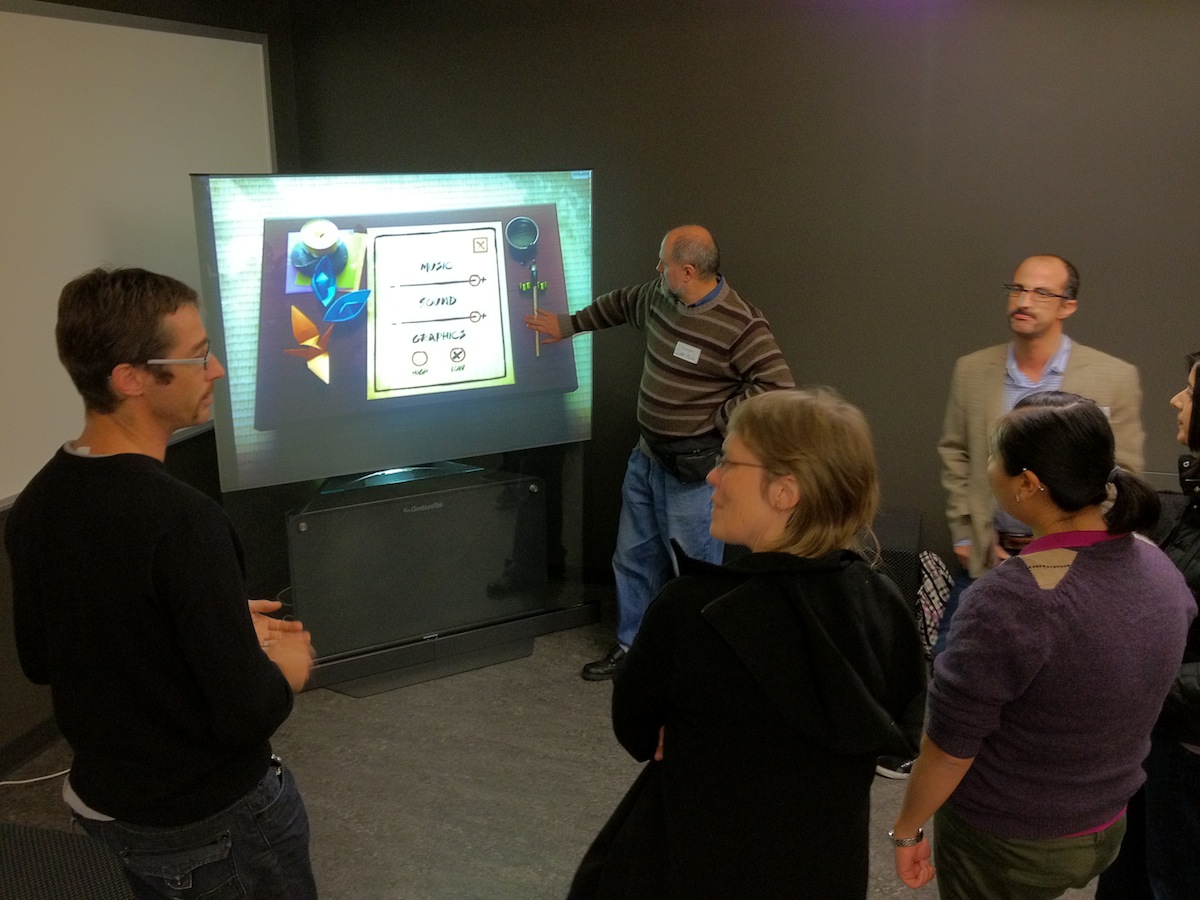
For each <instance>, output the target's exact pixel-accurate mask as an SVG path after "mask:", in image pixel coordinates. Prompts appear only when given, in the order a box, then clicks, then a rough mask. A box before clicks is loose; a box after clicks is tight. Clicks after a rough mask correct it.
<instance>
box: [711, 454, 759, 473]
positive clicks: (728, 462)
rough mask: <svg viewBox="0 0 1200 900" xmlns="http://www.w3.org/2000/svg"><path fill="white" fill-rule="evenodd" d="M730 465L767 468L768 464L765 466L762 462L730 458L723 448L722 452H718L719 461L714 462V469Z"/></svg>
mask: <svg viewBox="0 0 1200 900" xmlns="http://www.w3.org/2000/svg"><path fill="white" fill-rule="evenodd" d="M730 466H746V467H748V468H751V469H765V468H767V467H766V466H764V465H763V464H762V463H752V462H739V461H738V460H736V459H729V458H728V457H727V456H726V455H725V451H724V450H722V451H721V452H720V453H718V454H717V461H716V463H714V464H713V468H714V469H726V468H728V467H730Z"/></svg>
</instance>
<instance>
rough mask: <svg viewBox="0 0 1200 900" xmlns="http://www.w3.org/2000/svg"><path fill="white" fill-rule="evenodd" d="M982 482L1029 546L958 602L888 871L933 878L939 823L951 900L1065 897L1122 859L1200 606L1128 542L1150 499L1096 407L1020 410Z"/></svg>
mask: <svg viewBox="0 0 1200 900" xmlns="http://www.w3.org/2000/svg"><path fill="white" fill-rule="evenodd" d="M988 472H989V476H990V478H991V483H992V490H993V492H994V493H995V495H996V499H997V502H998V504H999V506H1000V507H1001V508H1002V509H1004V510H1005V511H1006V512H1008V513H1010V514H1011V515H1013V516H1015V517H1017V518H1018V519H1020V520H1021V521H1023V522H1025V523H1026V524H1027V525H1029V526H1030V528H1031V529H1032V530H1033V535H1034V539H1033V540H1032V541H1031V542H1030V543H1029V545H1028V546H1027V547H1026V548H1025V549H1024V550H1022V551H1021V554H1020V555H1019V556H1016V557H1013V558H1012V559H1011V560H1009V561H1007V562H1005V563H1004V564H1003V565H1001V566H998V567H996V568H995V569H993V570H991V571H990V572H988V573H987V574H986V575H985V576H983V577H982V578H980V579H979V580H978V581H976V582H975V584H974V585H973V586H972V587H971V588H970V589H969V590H968V591H966V592H965V593H964V594H963V596H962V602H961V606H960V608H959V610H958V613H957V614H956V616H955V618H954V622H953V624H952V625H951V631H950V636H949V640H948V642H947V649H946V651H945V652H944V653H942V654H941V655H940V656H938V658H937V659H936V661H935V663H934V678H933V682H932V684H931V686H930V689H929V710H928V716H927V724H926V733H925V737H924V738H923V740H922V745H921V754H920V756H919V757H918V759H917V761H916V762H915V764H914V765H913V772H912V778H911V780H910V781H909V785H908V791H907V794H906V796H905V799H904V804H903V806H902V808H901V810H900V814H899V816H898V817H897V818H896V822H895V825H894V827H893V829H892V832H891V837H892V840H893V843H894V844H895V846H896V871H897V873H898V874H899V875H900V877H901V879H902V880H903V881H904V882H905V883H906V884H908V885H909V886H910V887H919V886H920V885H922V884H925V883H926V882H928V881H929V880H930V879H931V878H933V877H934V866H933V865H932V864H931V861H930V856H931V849H930V842H929V841H928V840H927V839H925V838H924V836H923V832H922V830H921V829H922V827H923V826H924V825H925V823H926V821H927V820H928V819H929V818H930V817H931V816H934V814H935V813H936V816H935V817H934V831H935V835H936V842H937V847H936V858H935V861H936V863H937V873H938V887H939V894H940V896H941V897H942V898H980V897H989V898H990V897H1005V898H1021V900H1026V898H1028V900H1034V898H1052V897H1059V896H1061V895H1062V894H1063V893H1065V892H1066V891H1067V890H1068V889H1069V888H1072V887H1083V886H1084V885H1086V884H1087V883H1088V882H1089V881H1091V880H1092V879H1093V878H1094V877H1096V875H1098V874H1099V873H1100V872H1101V871H1103V870H1104V868H1105V867H1106V866H1108V865H1109V863H1111V862H1112V860H1113V858H1114V857H1115V856H1116V854H1117V850H1118V848H1119V847H1120V843H1121V837H1122V836H1123V834H1124V832H1125V818H1124V814H1125V804H1126V803H1127V802H1128V800H1129V798H1130V796H1132V794H1133V793H1134V791H1136V790H1137V788H1138V785H1139V784H1141V782H1142V780H1143V778H1144V775H1143V773H1142V769H1141V761H1142V760H1143V759H1144V758H1145V756H1146V752H1147V751H1148V749H1149V744H1150V729H1151V727H1152V726H1153V725H1154V721H1155V719H1156V717H1157V716H1158V712H1159V710H1160V709H1161V707H1162V702H1163V698H1164V697H1165V696H1166V694H1167V690H1168V689H1169V688H1170V686H1171V682H1172V680H1173V679H1174V677H1175V674H1176V672H1177V670H1178V661H1179V659H1180V658H1181V656H1182V654H1183V647H1184V641H1185V639H1186V636H1187V631H1188V626H1189V624H1190V622H1191V620H1192V618H1193V617H1194V616H1195V615H1196V605H1195V603H1194V602H1193V600H1192V597H1191V593H1190V591H1189V590H1188V588H1187V584H1186V583H1185V582H1184V580H1183V577H1182V576H1181V575H1180V574H1179V571H1178V569H1176V568H1175V566H1174V565H1172V564H1171V561H1170V560H1169V559H1167V557H1166V556H1165V555H1164V554H1163V553H1162V551H1161V550H1159V549H1158V548H1157V547H1155V546H1154V545H1153V544H1151V543H1150V542H1149V541H1147V540H1144V539H1142V538H1140V537H1137V536H1135V535H1134V534H1133V533H1132V532H1135V531H1141V530H1144V529H1146V528H1149V527H1150V526H1152V525H1153V524H1154V522H1155V521H1156V520H1157V517H1158V511H1159V505H1158V496H1157V494H1156V493H1155V492H1154V490H1153V489H1152V488H1151V487H1150V486H1149V485H1148V484H1147V483H1146V482H1145V481H1143V480H1142V479H1141V478H1139V477H1137V476H1135V475H1133V474H1132V473H1129V472H1126V471H1124V470H1122V469H1120V468H1118V467H1116V466H1115V465H1114V458H1113V435H1112V429H1111V428H1110V427H1109V424H1108V420H1107V418H1106V417H1105V415H1104V412H1103V411H1102V410H1101V409H1100V408H1099V407H1098V406H1096V405H1095V404H1094V403H1092V402H1091V401H1090V400H1085V399H1084V398H1082V397H1079V396H1076V395H1074V394H1062V393H1058V392H1048V393H1043V394H1035V395H1033V396H1031V397H1028V398H1026V399H1025V400H1024V401H1022V402H1021V403H1020V404H1018V405H1017V407H1016V408H1015V409H1014V410H1013V411H1012V412H1011V413H1009V414H1008V415H1007V416H1005V417H1004V418H1003V419H1001V420H1000V422H999V424H998V425H997V427H996V432H995V435H994V436H993V446H992V456H991V460H990V462H989V466H988ZM1110 486H1111V487H1110ZM1110 499H1111V500H1112V504H1111V506H1108V505H1107V501H1108V500H1110Z"/></svg>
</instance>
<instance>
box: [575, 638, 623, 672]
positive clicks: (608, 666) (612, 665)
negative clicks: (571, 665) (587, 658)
mask: <svg viewBox="0 0 1200 900" xmlns="http://www.w3.org/2000/svg"><path fill="white" fill-rule="evenodd" d="M624 659H625V651H624V650H622V649H621V645H620V644H616V645H615V646H614V647H613V648H612V649H611V650H609V651H608V656H606V657H604V659H598V660H596V661H595V662H590V663H588V664H587V665H586V666H584V667H583V677H584V680H586V681H607V680H608V679H609V678H612V677H613V674H614V673H615V672H616V671H617V667H618V666H620V665H621V663H622V662H623V661H624Z"/></svg>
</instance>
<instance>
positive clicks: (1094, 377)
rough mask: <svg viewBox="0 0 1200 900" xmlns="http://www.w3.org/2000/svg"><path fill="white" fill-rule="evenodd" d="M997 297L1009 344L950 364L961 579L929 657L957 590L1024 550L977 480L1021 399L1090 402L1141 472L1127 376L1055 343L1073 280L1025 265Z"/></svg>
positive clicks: (950, 494) (941, 445)
mask: <svg viewBox="0 0 1200 900" xmlns="http://www.w3.org/2000/svg"><path fill="white" fill-rule="evenodd" d="M1004 289H1005V292H1006V293H1007V295H1008V324H1009V328H1011V329H1012V340H1011V341H1009V343H1007V344H998V345H996V346H995V347H988V348H986V349H984V350H977V351H976V352H974V353H969V354H967V355H966V356H962V357H959V359H958V362H956V363H955V364H954V375H953V377H952V378H951V380H950V400H949V402H948V403H947V404H946V418H945V420H944V422H943V424H942V439H941V440H940V441H939V442H938V454H939V455H940V456H941V457H942V486H943V487H945V488H946V494H947V500H946V518H947V519H948V520H949V522H950V537H951V539H952V540H953V541H954V552H955V555H956V556H957V557H958V561H959V563H960V564H961V566H962V571H961V572H959V573H958V574H957V575H956V576H955V578H954V585H953V587H952V589H951V592H950V598H949V600H948V601H947V602H946V608H945V610H944V611H943V613H942V621H941V623H940V626H939V628H938V639H937V644H936V645H935V646H934V648H933V652H934V654H935V655H936V654H937V653H940V652H941V651H942V650H943V649H944V648H945V646H946V636H947V634H948V633H949V630H950V620H951V618H952V617H953V615H954V611H955V609H957V608H958V598H959V595H960V594H961V593H962V592H963V590H964V589H966V588H967V586H969V585H970V583H971V582H972V581H974V580H975V579H976V578H978V577H979V576H980V575H982V574H983V573H984V572H985V571H986V570H987V569H989V568H990V567H992V566H994V565H996V563H998V562H999V561H1000V560H1002V559H1007V558H1008V556H1009V553H1010V551H1011V552H1016V551H1017V548H1018V546H1019V545H1020V544H1021V543H1023V542H1025V541H1027V540H1028V538H1027V537H1024V535H1027V534H1028V532H1029V529H1028V527H1027V526H1025V525H1024V524H1023V523H1021V522H1018V521H1017V520H1016V519H1012V518H1011V517H1010V516H1007V515H1006V514H1005V513H1003V512H1002V511H1000V512H997V509H996V501H995V499H994V498H993V497H992V489H991V486H990V484H989V483H988V476H987V464H988V441H989V439H990V437H991V433H992V429H993V428H994V427H995V426H996V421H997V420H998V419H999V418H1000V417H1001V416H1002V415H1004V414H1005V413H1006V412H1008V411H1009V410H1011V409H1012V408H1013V407H1014V406H1015V405H1016V404H1017V401H1019V400H1020V399H1021V398H1022V397H1024V396H1026V395H1027V394H1033V393H1037V392H1039V391H1059V390H1061V391H1070V392H1072V393H1076V394H1082V395H1083V396H1084V397H1088V398H1090V399H1092V400H1094V401H1096V403H1097V405H1099V406H1100V407H1101V408H1102V409H1103V410H1104V412H1105V413H1106V414H1107V415H1108V419H1109V421H1110V422H1111V423H1112V428H1113V434H1114V436H1115V437H1116V443H1117V462H1118V463H1119V464H1120V465H1121V466H1123V467H1125V468H1127V469H1132V470H1134V471H1140V470H1141V468H1142V442H1143V437H1144V436H1143V434H1142V415H1141V406H1142V389H1141V386H1140V384H1139V381H1138V371H1137V369H1136V368H1135V367H1134V366H1131V365H1130V364H1129V363H1127V362H1122V361H1121V360H1119V359H1117V358H1116V357H1115V356H1109V355H1108V354H1106V353H1101V352H1100V351H1099V350H1093V349H1092V348H1091V347H1085V346H1083V345H1082V344H1076V343H1074V342H1073V341H1072V340H1071V339H1070V338H1068V337H1067V336H1066V335H1065V334H1063V322H1064V321H1066V319H1067V318H1068V317H1069V316H1071V315H1072V314H1073V313H1074V312H1075V310H1076V308H1077V307H1078V305H1079V301H1078V300H1077V299H1076V295H1077V294H1078V292H1079V272H1078V271H1076V269H1075V267H1074V266H1073V265H1071V263H1069V262H1068V261H1067V260H1065V259H1063V258H1062V257H1060V256H1031V257H1029V259H1027V260H1025V261H1024V262H1023V263H1021V265H1019V266H1018V267H1017V271H1016V272H1015V273H1014V274H1013V283H1012V284H1006V285H1004ZM1002 534H1003V535H1005V538H1004V539H1003V540H1001V538H1000V535H1002ZM1003 544H1007V545H1008V548H1009V549H1007V550H1006V549H1005V547H1004V546H1003ZM912 763H913V761H912V760H910V759H909V760H906V759H901V758H899V757H881V758H880V759H879V761H878V764H877V765H876V767H875V771H876V772H878V773H879V774H880V775H883V776H885V777H887V778H907V777H908V776H909V774H910V772H911V770H912Z"/></svg>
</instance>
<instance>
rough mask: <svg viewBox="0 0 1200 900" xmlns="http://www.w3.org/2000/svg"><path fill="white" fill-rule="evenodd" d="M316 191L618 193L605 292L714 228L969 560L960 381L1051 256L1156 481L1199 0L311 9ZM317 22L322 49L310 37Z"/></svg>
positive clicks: (914, 498)
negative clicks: (690, 228)
mask: <svg viewBox="0 0 1200 900" xmlns="http://www.w3.org/2000/svg"><path fill="white" fill-rule="evenodd" d="M293 8H294V10H295V15H296V19H295V21H296V24H297V26H298V27H296V29H295V31H294V33H293V41H294V49H295V59H296V60H297V67H296V95H297V97H299V98H302V100H301V102H300V103H299V110H300V112H299V117H300V133H301V141H300V145H301V157H302V163H303V166H304V168H306V169H311V170H317V171H342V170H345V171H374V170H396V169H398V170H405V171H413V170H422V169H430V170H437V171H453V170H475V169H506V168H520V169H537V168H544V167H591V168H593V169H595V171H596V175H595V200H596V222H595V251H596V255H595V285H594V286H595V288H596V291H597V292H599V291H601V290H604V289H608V288H610V287H613V286H616V285H619V284H624V283H629V282H632V281H635V280H641V279H643V278H647V277H649V276H651V275H652V274H653V266H654V263H655V261H656V253H657V248H658V241H659V238H660V237H661V234H662V232H663V231H665V230H666V229H667V228H668V227H670V226H673V225H675V224H679V223H682V222H686V221H699V222H702V223H704V224H707V225H709V226H710V227H711V228H712V229H713V230H714V232H715V233H716V236H717V239H718V241H719V242H720V243H721V246H722V250H723V254H724V271H725V274H726V275H727V276H728V278H729V279H730V281H731V283H732V284H733V285H734V286H735V287H737V288H738V289H739V290H740V291H742V292H743V293H744V294H745V295H746V296H747V297H748V298H749V299H751V300H752V301H753V302H755V303H757V304H759V305H760V306H761V307H763V309H764V310H765V311H766V312H767V314H768V316H769V317H770V318H771V320H772V321H773V323H774V326H775V330H776V332H777V335H778V337H779V340H780V343H781V344H782V346H783V349H784V351H785V353H786V354H787V356H788V358H789V360H790V361H791V363H792V365H793V368H794V369H795V372H796V374H797V376H798V379H799V380H800V381H801V382H803V383H807V384H812V383H824V384H831V385H834V386H836V387H837V388H839V389H840V390H841V391H842V392H843V393H844V394H845V395H846V396H847V397H848V398H849V399H851V400H852V401H854V402H856V403H858V404H859V405H861V406H862V407H863V409H864V410H865V411H866V412H867V414H868V416H869V418H870V420H871V422H872V424H873V426H874V429H875V433H876V440H877V444H878V448H879V455H880V458H881V462H882V468H883V473H884V497H885V504H887V505H891V506H907V507H916V508H918V509H920V510H921V511H922V512H923V513H924V517H925V527H926V543H927V544H930V545H932V546H934V547H935V548H936V549H939V550H942V551H943V552H945V551H947V550H948V538H947V534H946V529H945V524H944V519H943V512H942V510H943V494H942V490H941V488H940V486H939V482H938V473H939V466H938V461H937V457H936V453H935V444H936V442H937V438H938V434H939V430H940V425H941V417H942V412H943V409H944V404H945V400H946V393H947V387H948V379H949V375H950V370H951V366H952V364H953V361H954V359H955V357H957V356H958V355H960V354H962V353H964V352H967V351H970V350H972V349H975V348H978V347H981V346H985V345H987V344H990V343H996V342H999V341H1002V340H1005V339H1006V335H1007V326H1006V321H1005V318H1004V300H1003V298H1002V297H1001V292H1000V290H999V288H998V285H999V284H1000V283H1002V282H1004V281H1007V280H1009V278H1010V276H1011V274H1012V271H1013V269H1014V268H1015V266H1016V264H1017V262H1018V261H1019V260H1020V259H1022V258H1023V257H1024V256H1026V255H1028V254H1031V253H1035V252H1056V253H1060V254H1062V255H1065V256H1067V257H1068V258H1071V259H1072V260H1074V261H1075V262H1076V264H1077V265H1078V266H1079V268H1080V270H1081V272H1082V281H1083V290H1082V293H1081V303H1080V310H1079V312H1078V314H1077V315H1076V317H1075V318H1074V319H1073V320H1072V321H1071V323H1070V329H1069V332H1070V333H1071V334H1072V335H1073V336H1074V337H1075V338H1076V339H1077V340H1080V341H1083V342H1085V343H1088V344H1092V345H1095V346H1098V347H1100V348H1102V349H1105V350H1107V351H1109V352H1112V353H1115V354H1117V355H1119V356H1122V357H1124V358H1126V359H1129V360H1130V361H1132V362H1134V363H1136V364H1137V365H1138V366H1139V367H1140V368H1141V371H1142V378H1143V388H1144V390H1145V394H1146V399H1145V413H1144V419H1145V422H1146V425H1147V430H1148V432H1149V436H1150V440H1149V444H1148V465H1149V468H1151V469H1159V470H1165V471H1173V470H1174V463H1173V460H1174V456H1175V454H1176V452H1177V451H1176V447H1175V445H1174V444H1173V443H1172V438H1173V434H1174V426H1173V416H1172V414H1171V411H1170V410H1169V409H1167V407H1166V402H1167V399H1168V398H1169V396H1170V395H1171V394H1172V393H1174V392H1175V390H1177V387H1178V385H1179V384H1181V383H1182V377H1183V372H1182V368H1183V364H1182V357H1183V355H1184V353H1185V352H1187V351H1188V350H1191V349H1195V348H1197V347H1200V328H1193V327H1192V325H1191V322H1190V321H1187V320H1184V319H1183V317H1182V316H1181V315H1180V313H1181V312H1182V311H1183V309H1184V308H1185V305H1184V304H1185V301H1187V300H1188V299H1190V298H1191V297H1192V296H1194V294H1195V292H1196V289H1197V286H1198V285H1200V254H1197V247H1198V244H1200V171H1198V166H1197V161H1196V148H1197V147H1198V146H1200V116H1197V114H1196V98H1197V97H1200V54H1198V53H1197V52H1196V48H1197V47H1198V46H1200V5H1197V4H1196V3H1195V2H1193V0H1178V2H1169V0H1163V2H1144V3H1136V4H1135V3H1128V2H1120V0H1111V2H1109V0H1036V2H1034V0H1028V2H1022V0H974V2H973V0H937V2H934V0H928V2H920V3H915V2H906V3H898V2H885V0H837V2H834V0H828V2H813V0H786V2H785V0H756V2H754V3H741V2H738V3H718V2H699V3H688V4H683V3H667V2H661V0H660V2H646V0H636V2H634V0H610V2H604V3H598V2H597V3H592V2H584V3H574V4H564V3H561V2H552V0H492V2H480V0H409V2H405V3H395V2H391V0H342V2H339V3H337V4H336V5H335V4H331V3H327V2H320V0H299V2H296V3H294V4H293ZM302 24H303V27H300V26H301V25H302ZM640 356H641V344H640V340H639V337H638V336H637V335H636V334H634V333H632V332H627V331H625V330H621V332H620V333H605V334H602V335H600V336H599V337H598V338H597V349H596V361H597V369H598V372H597V379H596V386H597V387H596V417H595V439H594V441H593V442H592V443H591V445H590V446H589V448H588V451H587V457H586V462H585V468H586V471H587V473H588V477H587V479H586V484H587V485H588V487H587V488H586V489H585V497H584V501H585V512H586V517H585V521H586V523H587V525H586V526H585V536H584V544H585V553H586V554H588V555H589V559H590V561H591V562H592V563H593V564H594V565H595V566H596V567H598V568H602V567H603V566H604V565H605V564H606V560H607V556H608V554H609V553H610V552H611V547H612V534H613V532H614V530H615V525H616V513H617V494H618V490H619V484H620V476H621V471H622V469H623V465H624V459H625V455H626V453H627V450H628V447H629V446H630V444H631V443H632V441H633V439H634V434H635V432H634V427H633V406H634V394H635V390H636V384H637V376H638V371H639V367H640Z"/></svg>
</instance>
